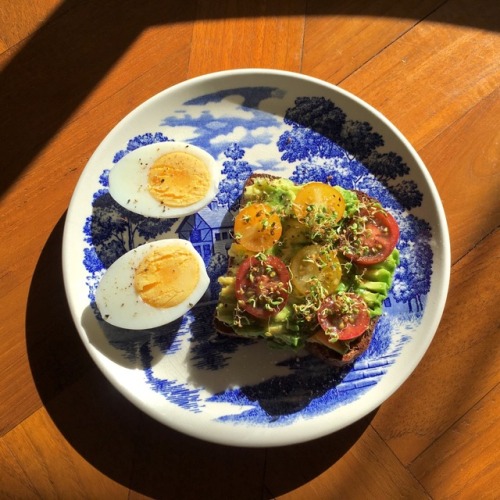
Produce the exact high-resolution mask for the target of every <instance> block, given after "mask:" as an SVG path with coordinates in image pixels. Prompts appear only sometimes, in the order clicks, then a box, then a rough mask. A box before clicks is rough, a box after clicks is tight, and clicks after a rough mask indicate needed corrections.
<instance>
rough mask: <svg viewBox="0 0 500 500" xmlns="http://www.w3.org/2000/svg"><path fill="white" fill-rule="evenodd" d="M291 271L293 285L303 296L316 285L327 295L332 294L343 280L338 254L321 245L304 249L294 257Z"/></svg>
mask: <svg viewBox="0 0 500 500" xmlns="http://www.w3.org/2000/svg"><path fill="white" fill-rule="evenodd" d="M290 270H291V271H292V285H293V287H294V289H295V290H296V291H297V292H298V293H299V294H302V295H305V294H306V293H307V292H308V291H309V290H310V289H311V287H312V286H314V285H321V286H322V287H323V288H324V289H325V291H326V292H327V294H332V293H334V292H335V290H336V289H337V286H338V285H339V283H340V280H341V278H342V268H341V267H340V261H339V259H338V258H337V254H336V252H334V251H332V250H329V249H327V248H325V247H322V246H319V245H308V246H306V247H302V248H301V249H300V250H299V251H298V252H297V253H296V254H295V256H294V257H293V259H292V262H291V263H290Z"/></svg>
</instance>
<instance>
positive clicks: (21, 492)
mask: <svg viewBox="0 0 500 500" xmlns="http://www.w3.org/2000/svg"><path fill="white" fill-rule="evenodd" d="M36 496H37V495H36V489H35V487H34V486H33V484H32V483H31V481H30V479H29V477H28V475H27V474H25V472H24V471H23V469H22V468H21V465H20V464H19V462H18V461H17V459H16V457H15V456H14V455H13V454H12V453H11V451H10V449H9V447H8V446H7V445H6V444H5V442H4V440H3V438H0V498H35V497H36Z"/></svg>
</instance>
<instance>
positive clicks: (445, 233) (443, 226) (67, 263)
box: [62, 68, 451, 447]
mask: <svg viewBox="0 0 500 500" xmlns="http://www.w3.org/2000/svg"><path fill="white" fill-rule="evenodd" d="M262 74H265V75H272V76H275V77H278V78H282V79H290V78H291V79H293V80H300V81H306V82H310V83H312V84H315V85H317V86H319V87H323V88H325V89H328V91H329V92H333V93H337V94H341V95H343V96H344V97H345V98H346V99H347V100H349V101H353V102H355V103H356V105H357V106H360V107H361V108H364V109H365V110H367V111H368V112H370V113H371V114H372V115H373V116H375V117H376V118H377V119H378V120H379V121H380V122H381V123H383V124H384V125H385V126H386V127H387V128H388V129H389V130H390V131H391V132H392V133H393V134H394V135H395V136H396V138H397V139H398V140H399V141H401V143H402V145H403V146H404V148H405V149H406V150H407V151H408V152H409V154H410V155H411V157H412V158H413V160H414V161H415V162H416V164H417V165H418V168H419V171H420V173H421V174H422V176H423V178H424V180H425V184H426V188H427V189H428V190H429V193H430V195H431V196H430V199H429V202H430V201H432V203H433V212H435V213H436V215H437V220H436V224H435V225H434V226H433V232H434V231H439V234H434V235H433V239H435V240H436V239H438V240H439V241H438V245H439V248H440V257H441V261H442V262H441V266H440V268H439V269H436V268H435V267H434V266H433V272H436V273H438V272H439V274H440V276H439V281H440V284H441V293H440V295H439V299H440V300H439V302H438V303H437V304H434V305H433V310H434V314H433V315H432V316H431V323H430V325H429V326H428V328H427V329H428V330H429V331H431V332H432V333H429V334H428V335H427V336H426V337H425V342H423V343H422V342H421V343H420V344H419V346H420V349H419V350H418V352H416V353H415V356H414V358H415V360H416V362H414V363H412V364H407V365H406V366H405V367H403V368H400V369H399V370H400V372H402V376H400V377H398V380H399V383H397V384H394V385H393V387H392V390H391V391H387V392H384V393H383V394H378V393H376V394H372V397H371V399H370V401H369V402H367V403H366V404H365V406H366V408H365V410H364V411H363V412H361V414H359V415H357V418H356V419H355V420H353V421H352V422H351V423H353V422H355V421H357V420H359V419H361V418H363V417H364V416H366V415H367V414H369V413H370V412H372V411H373V410H375V409H376V408H378V407H379V406H380V405H381V404H382V403H383V402H384V401H386V400H387V399H389V398H390V397H391V396H392V395H393V394H394V393H395V392H396V391H397V390H398V389H399V388H401V386H402V385H403V384H404V383H405V382H406V380H407V379H408V378H409V376H410V375H411V374H412V373H413V371H414V370H415V369H416V367H417V366H418V364H419V363H420V361H421V360H422V358H423V356H424V355H425V353H426V352H427V350H428V348H429V345H430V344H431V342H432V340H433V339H434V336H435V334H436V332H437V329H438V327H439V323H440V322H441V319H442V315H443V312H444V308H445V305H446V300H447V296H448V291H449V282H450V275H451V248H450V237H449V229H448V224H447V221H446V214H445V211H444V207H443V204H442V201H441V198H440V196H439V193H438V190H437V187H436V185H435V183H434V181H433V179H432V176H431V175H430V172H429V171H428V169H427V167H426V166H425V164H424V162H423V160H422V159H421V158H420V156H419V154H418V153H417V151H416V149H415V148H414V147H413V145H412V144H411V143H410V142H409V141H408V139H407V138H406V137H405V136H404V135H403V133H402V132H401V131H400V130H399V129H398V128H397V127H396V126H395V125H394V124H393V123H392V122H391V121H390V120H389V119H388V118H387V117H386V116H385V115H384V114H382V113H381V112H380V111H378V110H377V109H376V108H374V107H373V106H372V105H370V104H369V103H367V102H366V101H364V100H363V99H361V98H360V97H358V96H356V95H355V94H353V93H351V92H349V91H347V90H345V89H343V88H341V87H339V86H338V85H335V84H332V83H329V82H327V81H325V80H321V79H319V78H316V77H312V76H308V75H305V74H302V73H297V72H292V71H285V70H278V69H265V68H242V69H233V70H223V71H217V72H213V73H207V74H204V75H199V76H196V77H194V78H190V79H187V80H184V81H181V82H179V83H176V84H174V85H172V86H170V87H167V88H165V89H163V90H162V91H160V92H158V93H156V94H154V95H152V96H151V97H149V98H148V99H146V100H145V101H143V102H142V103H141V104H139V105H138V106H136V107H135V108H134V109H132V110H131V111H130V112H128V113H127V114H126V115H125V116H124V117H123V118H121V119H120V120H119V121H118V122H117V123H116V124H115V125H114V126H113V127H112V128H111V129H110V130H109V131H108V132H107V134H106V135H105V137H104V138H103V140H102V141H101V142H100V143H99V145H98V146H97V147H96V149H95V150H94V151H93V153H92V155H91V156H90V157H89V159H88V161H87V162H86V165H85V167H84V168H83V170H82V172H81V173H80V176H79V178H78V181H77V184H76V185H75V188H74V191H73V194H72V196H71V199H70V202H69V205H68V209H67V213H66V219H65V223H64V229H63V239H62V268H63V283H64V289H65V294H66V299H67V302H68V305H69V309H70V312H71V317H72V319H73V323H74V325H75V328H76V329H77V331H78V334H79V336H80V338H81V340H82V341H83V344H84V345H85V347H86V350H87V352H88V353H89V354H90V356H91V358H92V360H93V361H94V363H95V364H96V365H97V367H98V368H99V370H100V371H101V373H102V374H103V375H104V376H105V377H106V379H107V380H108V381H109V382H110V383H111V384H112V385H113V386H114V387H115V388H116V389H117V390H118V391H119V392H120V393H121V394H122V395H124V396H125V397H126V398H127V399H128V400H129V401H130V402H132V403H133V404H134V405H135V406H137V407H138V408H139V409H140V410H141V411H143V412H144V413H146V414H148V415H149V416H151V417H152V418H154V419H155V420H158V421H159V422H161V423H163V424H164V425H167V426H168V427H170V428H173V429H175V430H177V431H180V432H182V433H184V434H187V435H190V436H192V437H196V438H199V439H202V440H205V441H209V442H213V443H217V444H225V445H232V446H244V447H270V446H282V445H288V444H296V443H300V442H305V441H309V440H312V439H316V438H318V437H322V436H325V435H327V434H330V433H332V432H336V431H338V430H340V428H337V429H335V426H333V427H332V429H331V430H329V431H326V432H325V431H324V430H322V431H319V430H318V431H316V432H314V431H309V432H308V433H307V434H306V435H303V436H297V435H294V436H293V439H290V438H288V439H287V438H286V437H281V438H275V439H271V440H269V439H268V438H267V436H266V438H265V439H264V440H260V441H259V440H257V441H255V442H247V440H245V439H243V440H241V439H234V438H233V437H231V436H228V437H227V438H221V436H219V435H218V436H207V435H206V433H204V432H203V431H199V430H197V429H193V428H191V427H189V429H187V428H186V426H185V425H182V423H179V422H173V421H171V420H168V421H165V419H163V418H161V416H160V415H158V413H157V412H155V411H153V409H152V408H151V407H149V406H147V405H144V404H143V402H142V400H141V399H140V398H139V397H137V395H136V394H134V393H130V392H129V391H127V390H126V388H124V387H123V385H122V384H120V383H119V381H117V380H115V378H114V377H113V376H112V374H111V373H109V370H108V369H107V368H106V366H105V365H104V364H103V363H102V360H101V359H100V353H97V352H96V351H95V349H94V348H93V347H92V346H91V344H90V342H89V340H88V337H87V335H86V332H84V331H83V327H82V325H81V317H78V316H77V311H76V310H75V308H74V306H73V305H72V304H71V297H72V290H71V284H70V281H69V268H70V267H71V266H72V265H74V262H72V259H71V251H70V246H71V245H70V241H71V239H72V235H71V230H72V225H73V224H74V221H73V217H72V215H73V214H74V212H75V211H76V210H77V209H78V199H79V193H80V191H81V190H82V189H83V185H84V184H85V177H86V176H88V175H91V174H90V170H91V169H90V168H89V166H91V165H92V163H93V160H94V159H95V158H96V156H97V155H98V154H100V152H101V151H103V150H106V146H107V144H108V143H109V142H111V141H112V140H113V136H114V135H115V134H116V133H117V130H119V129H120V128H121V127H123V126H124V125H125V124H126V123H127V122H128V121H130V119H131V118H133V117H134V115H136V114H140V113H142V111H143V110H144V109H145V108H147V107H148V106H151V104H153V103H154V102H155V101H156V100H161V99H162V98H163V97H164V96H165V95H166V94H168V93H172V94H174V93H175V92H176V91H177V90H179V89H183V88H188V87H189V86H197V85H198V84H200V83H206V82H212V83H213V82H215V81H216V80H218V79H220V80H221V81H226V80H227V79H228V78H234V77H247V78H248V77H251V78H255V77H256V76H258V75H262ZM437 222H439V224H437ZM78 229H80V230H81V228H79V227H78ZM433 251H434V254H435V253H436V248H433ZM434 265H435V264H434ZM434 286H435V285H434ZM329 413H331V412H329ZM313 420H314V419H313ZM255 427H256V428H257V427H258V426H256V425H255ZM292 427H293V426H292ZM343 427H344V426H343ZM243 428H248V427H247V426H244V427H243ZM287 428H288V429H289V430H290V429H291V427H290V426H288V427H287ZM341 428H342V427H341ZM259 429H260V427H259ZM290 434H292V433H290Z"/></svg>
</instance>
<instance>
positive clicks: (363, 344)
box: [213, 173, 378, 367]
mask: <svg viewBox="0 0 500 500" xmlns="http://www.w3.org/2000/svg"><path fill="white" fill-rule="evenodd" d="M258 178H267V179H279V177H278V176H276V175H272V174H264V173H253V174H251V175H250V176H249V177H248V179H247V180H246V182H245V185H244V187H243V191H244V190H245V188H247V187H248V186H251V185H252V184H253V183H254V182H255V180H256V179H258ZM363 195H364V196H367V195H366V194H364V193H363ZM240 200H241V199H240ZM377 322H378V318H372V319H371V321H370V325H369V327H368V329H367V330H366V331H365V332H364V333H363V335H361V336H360V337H358V338H357V339H354V340H353V341H352V342H351V348H350V350H349V351H348V352H347V353H345V354H344V355H342V354H340V353H338V352H337V351H334V350H333V349H329V348H328V347H326V346H325V345H323V344H319V343H317V342H306V345H305V350H306V351H307V352H309V353H310V354H312V355H313V356H316V357H317V358H319V359H321V360H322V361H324V362H325V363H328V364H329V365H331V366H337V367H342V366H345V365H348V364H350V363H352V362H353V361H354V360H355V359H357V358H358V357H359V356H361V354H363V353H364V352H365V351H366V349H368V346H369V345H370V342H371V340H372V337H373V332H374V331H375V326H376V324H377ZM213 324H214V328H215V330H216V331H217V332H218V333H220V334H222V335H227V336H230V337H238V338H240V335H238V334H237V333H236V332H235V331H234V330H233V329H232V328H231V327H230V326H229V325H227V324H225V323H223V322H222V321H219V320H218V319H217V318H214V322H213Z"/></svg>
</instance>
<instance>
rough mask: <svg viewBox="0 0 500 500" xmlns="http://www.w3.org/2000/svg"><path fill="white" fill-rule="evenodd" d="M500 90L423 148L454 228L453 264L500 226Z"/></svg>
mask: <svg viewBox="0 0 500 500" xmlns="http://www.w3.org/2000/svg"><path fill="white" fill-rule="evenodd" d="M498 116H500V88H499V89H498V90H497V91H495V92H493V93H492V94H490V95H489V96H487V97H485V98H484V99H483V100H482V101H481V102H480V103H479V104H478V105H477V106H475V107H474V108H473V109H472V110H470V111H469V112H468V113H467V114H466V115H464V116H463V117H462V118H461V119H459V120H458V121H456V122H455V123H453V125H451V126H450V127H449V128H448V129H446V130H445V131H444V132H443V133H442V134H440V135H439V136H438V137H437V138H436V139H435V140H433V141H432V142H430V143H429V144H428V145H427V146H426V147H424V148H423V149H422V151H421V152H420V153H421V156H422V159H423V160H424V162H425V163H426V165H427V168H428V169H429V171H430V173H431V175H432V176H433V178H434V181H435V183H436V187H437V189H438V191H439V194H440V196H441V199H442V202H443V206H444V210H445V213H446V217H447V221H448V226H449V228H450V240H451V253H452V262H456V261H457V260H458V259H460V258H461V257H462V256H463V255H465V254H466V253H467V252H468V251H469V250H470V249H471V248H473V247H474V246H475V245H476V243H477V242H478V241H480V240H482V239H483V238H484V237H485V236H487V235H488V234H489V233H491V231H493V230H494V229H495V228H496V227H498V223H499V221H500V204H499V203H498V200H499V193H500V168H499V167H500V163H499V161H500V160H499V159H500V128H499V127H498Z"/></svg>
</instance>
